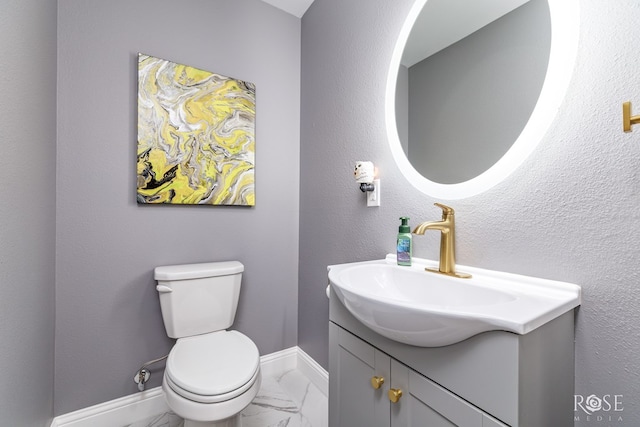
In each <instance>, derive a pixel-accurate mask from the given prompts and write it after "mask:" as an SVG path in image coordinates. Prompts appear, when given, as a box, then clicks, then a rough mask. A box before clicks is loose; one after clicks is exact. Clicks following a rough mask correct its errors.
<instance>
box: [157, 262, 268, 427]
mask: <svg viewBox="0 0 640 427" xmlns="http://www.w3.org/2000/svg"><path fill="white" fill-rule="evenodd" d="M243 271H244V266H243V265H242V264H241V263H240V262H238V261H225V262H209V263H202V264H185V265H172V266H164V267H157V268H156V269H155V271H154V273H155V279H156V281H157V283H158V285H157V286H156V289H157V290H158V293H159V296H160V308H161V310H162V319H163V321H164V326H165V329H166V331H167V335H168V336H169V337H171V338H177V341H176V343H175V345H174V346H173V348H172V349H171V351H170V352H169V356H168V357H167V363H166V367H165V372H164V378H163V380H162V390H163V391H164V395H165V398H166V401H167V404H168V405H169V408H170V409H171V410H172V411H173V412H175V413H176V414H177V415H179V416H180V417H182V418H184V420H185V423H184V426H185V427H239V426H240V412H241V411H242V410H243V409H244V408H246V407H247V406H248V405H249V403H251V401H252V400H253V398H254V397H255V396H256V394H257V393H258V390H259V389H260V383H261V374H260V354H259V353H258V348H257V347H256V345H255V344H254V342H253V341H251V339H249V338H248V337H247V336H245V335H243V334H241V333H240V332H238V331H233V330H227V328H229V327H231V325H232V324H233V320H234V318H235V315H236V308H237V307H238V297H239V295H240V282H241V280H242V272H243Z"/></svg>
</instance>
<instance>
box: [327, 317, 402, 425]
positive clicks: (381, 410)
mask: <svg viewBox="0 0 640 427" xmlns="http://www.w3.org/2000/svg"><path fill="white" fill-rule="evenodd" d="M330 328H331V330H330V332H329V339H330V340H331V343H330V351H331V352H332V354H331V357H330V358H329V359H330V360H329V364H330V367H329V371H330V372H332V373H333V375H335V376H336V377H338V378H340V381H334V382H330V387H331V388H330V390H329V396H330V399H331V400H332V402H334V403H335V404H331V406H332V410H331V411H329V425H330V426H331V427H341V426H344V427H389V417H390V405H389V400H388V398H387V394H386V391H385V390H387V389H388V385H387V384H388V382H389V378H390V374H391V359H390V357H389V356H387V355H386V354H384V353H383V352H381V351H380V350H377V349H376V348H374V347H373V346H371V345H369V344H367V343H366V342H364V341H362V340H360V339H358V338H356V337H355V336H353V335H351V334H350V333H348V332H346V331H344V330H342V329H341V328H339V327H337V326H336V325H334V324H330ZM374 377H376V378H379V379H381V380H382V381H383V382H382V384H380V387H379V388H378V389H374V388H373V386H372V382H371V381H372V378H374Z"/></svg>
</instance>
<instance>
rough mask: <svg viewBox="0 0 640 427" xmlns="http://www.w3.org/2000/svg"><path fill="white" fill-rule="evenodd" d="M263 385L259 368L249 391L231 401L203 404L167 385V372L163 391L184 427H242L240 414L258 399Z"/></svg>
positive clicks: (163, 382) (168, 403)
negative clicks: (184, 396)
mask: <svg viewBox="0 0 640 427" xmlns="http://www.w3.org/2000/svg"><path fill="white" fill-rule="evenodd" d="M261 383H262V375H261V373H260V367H258V372H257V374H256V379H255V382H254V383H253V385H252V386H251V387H250V388H249V389H248V390H247V391H245V392H244V393H242V394H241V395H239V396H237V397H235V398H233V399H230V400H226V401H223V402H218V403H209V404H203V403H197V402H194V401H191V400H188V399H185V398H183V397H182V396H180V395H178V394H177V393H176V392H175V391H173V390H172V389H171V387H170V386H169V385H168V384H167V379H166V372H165V379H164V380H163V381H162V391H163V392H164V397H165V400H166V402H167V405H168V406H169V409H171V410H172V411H173V412H174V413H175V414H177V415H178V416H179V417H181V418H183V419H184V420H185V422H184V427H241V426H240V412H241V411H242V410H243V409H244V408H246V407H247V406H249V404H250V403H251V401H252V400H253V399H254V397H256V394H258V390H259V389H260V385H261Z"/></svg>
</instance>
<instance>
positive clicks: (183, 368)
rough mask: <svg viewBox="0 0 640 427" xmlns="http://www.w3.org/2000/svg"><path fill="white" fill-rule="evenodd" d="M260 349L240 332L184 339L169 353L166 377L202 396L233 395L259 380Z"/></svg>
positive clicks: (223, 332)
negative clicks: (252, 381)
mask: <svg viewBox="0 0 640 427" xmlns="http://www.w3.org/2000/svg"><path fill="white" fill-rule="evenodd" d="M259 365H260V354H259V353H258V348H257V347H256V345H255V344H254V343H253V341H251V340H250V339H249V338H248V337H246V336H245V335H242V334H241V333H240V332H237V331H218V332H213V333H209V334H203V335H196V336H193V337H187V338H180V339H179V340H178V341H177V342H176V344H175V345H174V346H173V349H172V350H171V352H170V353H169V358H168V359H167V366H166V369H165V374H166V375H167V376H168V377H169V379H170V380H171V382H172V383H173V384H174V385H176V386H178V387H180V388H181V389H183V390H185V391H188V392H191V393H195V394H198V395H201V396H215V395H220V394H225V393H229V392H230V391H233V390H236V389H239V388H241V387H242V386H244V385H245V384H247V383H248V382H249V381H251V380H252V379H253V378H255V375H256V371H257V370H258V367H259Z"/></svg>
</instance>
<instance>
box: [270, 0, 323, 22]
mask: <svg viewBox="0 0 640 427" xmlns="http://www.w3.org/2000/svg"><path fill="white" fill-rule="evenodd" d="M262 1H263V2H265V3H269V4H270V5H271V6H275V7H277V8H278V9H282V10H284V11H285V12H287V13H290V14H291V15H293V16H297V17H298V18H302V15H304V13H305V12H306V11H307V9H309V6H311V3H313V0H262Z"/></svg>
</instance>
